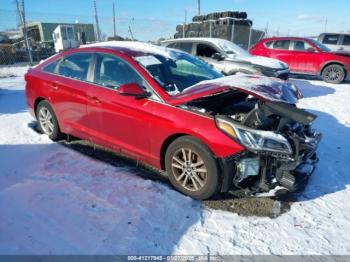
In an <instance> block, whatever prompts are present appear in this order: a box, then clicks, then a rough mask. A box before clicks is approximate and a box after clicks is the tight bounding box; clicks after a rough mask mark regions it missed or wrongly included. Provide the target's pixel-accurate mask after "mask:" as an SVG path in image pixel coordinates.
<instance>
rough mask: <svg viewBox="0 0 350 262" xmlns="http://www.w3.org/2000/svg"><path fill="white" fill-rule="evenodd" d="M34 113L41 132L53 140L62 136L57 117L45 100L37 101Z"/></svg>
mask: <svg viewBox="0 0 350 262" xmlns="http://www.w3.org/2000/svg"><path fill="white" fill-rule="evenodd" d="M35 114H36V118H37V120H38V128H39V130H40V131H41V132H42V133H43V134H46V135H47V136H48V137H49V138H50V139H52V140H54V141H56V140H58V139H60V138H62V136H63V135H62V133H61V131H60V127H59V125H58V121H57V117H56V115H55V113H54V111H53V109H52V107H51V105H50V104H49V103H48V102H47V101H45V100H43V101H41V102H39V104H38V106H37V108H36V112H35Z"/></svg>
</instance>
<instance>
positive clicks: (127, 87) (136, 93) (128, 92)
mask: <svg viewBox="0 0 350 262" xmlns="http://www.w3.org/2000/svg"><path fill="white" fill-rule="evenodd" d="M117 92H118V93H119V94H120V95H122V96H133V97H135V98H137V99H141V98H147V97H150V96H151V95H152V94H151V93H150V92H147V91H145V90H144V89H143V88H142V87H141V86H140V85H139V84H137V83H129V84H124V85H121V86H120V87H119V88H118V89H117Z"/></svg>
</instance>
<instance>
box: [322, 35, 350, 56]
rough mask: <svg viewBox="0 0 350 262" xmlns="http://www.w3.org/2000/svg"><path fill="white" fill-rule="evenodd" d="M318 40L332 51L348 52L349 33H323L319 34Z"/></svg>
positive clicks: (349, 47) (349, 45)
mask: <svg viewBox="0 0 350 262" xmlns="http://www.w3.org/2000/svg"><path fill="white" fill-rule="evenodd" d="M318 41H319V42H321V43H322V44H324V45H325V46H327V47H328V48H329V49H331V50H332V51H340V52H342V51H345V52H350V34H337V33H323V34H320V35H319V37H318Z"/></svg>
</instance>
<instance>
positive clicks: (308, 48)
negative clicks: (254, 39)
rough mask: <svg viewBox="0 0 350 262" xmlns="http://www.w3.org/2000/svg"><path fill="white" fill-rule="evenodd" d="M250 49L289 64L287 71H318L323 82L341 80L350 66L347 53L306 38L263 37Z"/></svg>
mask: <svg viewBox="0 0 350 262" xmlns="http://www.w3.org/2000/svg"><path fill="white" fill-rule="evenodd" d="M250 53H251V54H253V55H259V56H265V57H271V58H275V59H278V60H281V61H283V62H285V63H287V64H288V65H289V68H290V71H291V73H297V74H307V75H319V76H321V77H322V79H323V81H325V82H327V83H335V84H339V83H341V82H343V81H344V79H346V77H347V75H348V73H349V68H350V53H344V52H331V50H330V49H329V48H328V47H326V46H324V45H323V44H321V43H320V42H318V41H316V40H313V39H308V38H300V37H274V38H266V39H263V40H261V41H260V42H259V43H257V44H256V45H255V46H253V47H252V48H251V49H250Z"/></svg>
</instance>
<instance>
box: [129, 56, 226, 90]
mask: <svg viewBox="0 0 350 262" xmlns="http://www.w3.org/2000/svg"><path fill="white" fill-rule="evenodd" d="M135 60H136V61H138V62H139V64H141V65H142V66H143V67H144V68H145V69H146V70H147V71H148V72H149V73H150V74H151V75H152V76H153V78H154V79H155V80H156V81H157V82H158V83H159V85H160V86H161V87H162V88H163V89H164V90H165V91H166V92H167V93H168V94H170V95H175V94H177V93H179V92H181V91H182V90H184V89H186V88H187V87H189V86H192V85H195V84H197V83H199V82H201V81H204V80H212V79H216V78H220V77H223V74H221V73H219V72H218V71H216V70H214V69H213V68H211V67H210V66H209V65H208V64H206V63H205V62H203V61H202V60H199V59H197V58H195V57H193V56H191V55H189V54H186V53H182V52H175V51H171V56H169V57H164V56H161V55H147V56H139V57H136V58H135Z"/></svg>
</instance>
